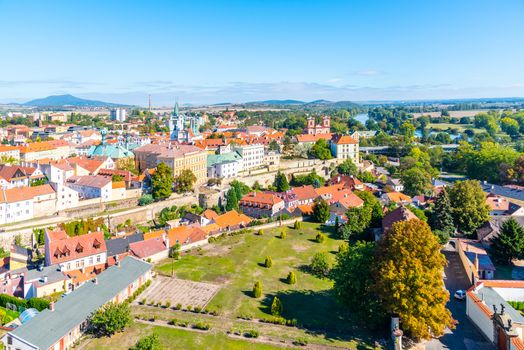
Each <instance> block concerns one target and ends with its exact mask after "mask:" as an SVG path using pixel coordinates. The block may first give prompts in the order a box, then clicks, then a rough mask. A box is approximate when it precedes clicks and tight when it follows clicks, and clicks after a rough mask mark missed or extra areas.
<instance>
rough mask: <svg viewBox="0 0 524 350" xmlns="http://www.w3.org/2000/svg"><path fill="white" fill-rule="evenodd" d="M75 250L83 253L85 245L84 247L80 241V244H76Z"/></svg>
mask: <svg viewBox="0 0 524 350" xmlns="http://www.w3.org/2000/svg"><path fill="white" fill-rule="evenodd" d="M75 251H76V252H77V253H82V252H83V251H84V247H82V245H81V244H80V243H78V244H77V245H76V248H75Z"/></svg>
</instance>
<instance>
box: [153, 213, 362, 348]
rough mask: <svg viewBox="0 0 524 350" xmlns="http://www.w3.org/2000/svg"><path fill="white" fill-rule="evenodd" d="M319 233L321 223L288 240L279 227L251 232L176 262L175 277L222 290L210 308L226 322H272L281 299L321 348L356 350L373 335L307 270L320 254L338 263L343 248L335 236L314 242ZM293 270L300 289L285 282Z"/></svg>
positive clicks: (163, 267) (164, 267)
mask: <svg viewBox="0 0 524 350" xmlns="http://www.w3.org/2000/svg"><path fill="white" fill-rule="evenodd" d="M319 230H322V228H320V227H319V225H318V224H313V223H305V222H304V223H302V228H301V229H300V230H294V229H291V228H289V227H288V228H287V237H286V238H285V239H280V238H278V237H277V236H278V235H279V234H280V231H281V229H280V228H276V229H272V230H267V231H265V232H264V234H263V235H262V236H257V235H254V234H253V233H248V234H244V235H238V236H233V237H227V238H224V239H222V240H220V241H218V242H216V243H214V244H210V245H209V246H207V247H206V248H204V249H202V250H201V251H199V252H194V253H191V254H185V255H183V256H182V258H181V259H180V260H179V261H177V262H176V263H175V266H174V270H175V274H176V276H177V277H178V278H182V279H190V280H194V281H203V282H211V283H216V284H219V285H222V286H223V288H222V289H221V290H220V291H219V292H218V293H217V295H216V296H215V297H214V298H213V299H212V300H211V302H210V303H209V304H208V306H207V308H208V309H209V310H218V311H219V312H220V314H221V316H223V317H227V318H228V319H231V320H234V319H235V318H236V317H238V316H240V315H246V316H249V317H253V318H271V315H270V313H269V308H270V305H271V302H272V300H273V297H274V296H278V297H279V298H280V299H281V300H282V303H283V306H284V312H283V317H285V318H287V319H296V320H297V321H298V323H299V324H300V325H302V326H303V329H301V332H303V335H304V336H307V337H310V336H311V333H310V332H309V331H311V332H315V335H314V336H315V337H317V338H318V340H319V342H321V343H324V344H325V343H329V344H333V345H338V346H348V347H354V346H356V345H357V344H359V343H365V342H363V341H362V339H363V337H364V338H366V339H368V338H369V337H368V336H369V334H363V333H362V332H360V331H359V330H357V329H356V328H355V325H354V323H353V322H352V321H351V320H350V319H349V316H348V314H347V313H345V312H344V310H345V308H344V307H343V306H342V305H340V304H339V303H338V302H337V300H336V299H335V298H334V296H333V295H332V294H331V287H332V282H331V281H330V280H328V279H320V278H317V277H316V276H313V275H311V274H310V273H309V272H308V271H307V266H308V265H309V262H310V260H311V258H312V256H313V255H314V254H315V253H317V252H328V253H329V257H330V259H331V260H332V262H334V259H335V255H334V254H335V252H336V251H337V250H338V247H339V245H340V244H341V243H342V241H341V240H338V239H335V238H333V237H332V234H331V232H325V234H326V235H327V236H328V238H327V239H326V240H325V241H324V242H323V243H317V242H315V240H314V238H315V236H316V234H317V233H318V232H319ZM266 256H271V257H272V260H273V266H272V267H271V268H269V269H268V268H265V267H263V266H261V264H262V263H263V262H264V259H265V258H266ZM171 269H172V265H171V263H170V262H168V263H165V264H159V266H157V271H158V272H160V273H164V274H166V275H171ZM289 271H294V272H295V273H296V275H297V284H295V285H288V284H287V283H285V281H284V279H285V277H286V276H287V274H288V273H289ZM255 281H260V282H261V283H262V287H263V296H262V298H260V299H255V298H253V297H252V296H251V290H252V288H253V284H254V282H255ZM284 328H287V327H284ZM341 334H343V336H341Z"/></svg>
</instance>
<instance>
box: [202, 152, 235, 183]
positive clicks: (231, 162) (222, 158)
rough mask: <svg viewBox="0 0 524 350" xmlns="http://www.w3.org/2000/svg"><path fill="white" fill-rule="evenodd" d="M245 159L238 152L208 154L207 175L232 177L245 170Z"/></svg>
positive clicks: (211, 176)
mask: <svg viewBox="0 0 524 350" xmlns="http://www.w3.org/2000/svg"><path fill="white" fill-rule="evenodd" d="M243 163H244V162H243V159H242V157H241V156H240V154H238V153H237V152H234V151H231V152H224V153H219V154H208V155H207V177H210V178H226V179H227V178H232V177H237V176H238V174H239V173H240V172H241V171H242V170H243Z"/></svg>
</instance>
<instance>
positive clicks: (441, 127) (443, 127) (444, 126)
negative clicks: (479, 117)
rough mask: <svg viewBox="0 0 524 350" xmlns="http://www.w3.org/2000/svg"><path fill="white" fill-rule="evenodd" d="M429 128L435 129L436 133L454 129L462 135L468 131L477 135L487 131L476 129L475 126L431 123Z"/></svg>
mask: <svg viewBox="0 0 524 350" xmlns="http://www.w3.org/2000/svg"><path fill="white" fill-rule="evenodd" d="M428 128H431V129H433V130H434V131H439V130H447V129H450V128H451V129H453V130H457V132H459V133H462V132H464V131H465V130H466V129H471V130H473V132H474V133H475V134H477V133H480V132H483V131H486V130H484V129H479V128H475V127H474V126H473V124H451V123H431V124H429V125H428Z"/></svg>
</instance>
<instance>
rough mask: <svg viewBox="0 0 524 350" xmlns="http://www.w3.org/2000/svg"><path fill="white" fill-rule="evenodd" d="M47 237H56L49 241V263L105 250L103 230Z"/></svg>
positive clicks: (56, 262)
mask: <svg viewBox="0 0 524 350" xmlns="http://www.w3.org/2000/svg"><path fill="white" fill-rule="evenodd" d="M46 232H49V231H46ZM49 237H50V238H56V239H51V240H50V242H49V252H50V253H51V257H50V259H51V264H59V263H62V262H66V261H71V260H75V259H79V258H84V257H87V256H90V255H94V254H100V253H103V252H105V251H107V248H106V242H105V240H104V233H103V232H93V233H88V234H85V235H81V236H75V237H69V236H67V235H66V236H64V235H63V234H60V235H58V234H57V235H54V234H53V235H50V236H49Z"/></svg>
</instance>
